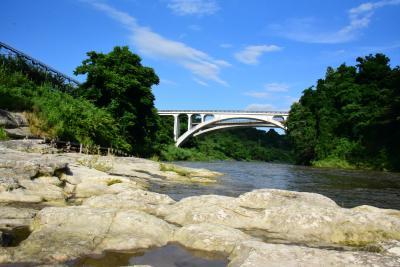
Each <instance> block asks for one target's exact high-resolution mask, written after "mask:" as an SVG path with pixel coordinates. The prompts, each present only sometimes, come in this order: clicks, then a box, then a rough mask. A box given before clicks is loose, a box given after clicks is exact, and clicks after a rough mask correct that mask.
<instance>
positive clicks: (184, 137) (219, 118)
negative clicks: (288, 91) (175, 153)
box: [175, 114, 286, 147]
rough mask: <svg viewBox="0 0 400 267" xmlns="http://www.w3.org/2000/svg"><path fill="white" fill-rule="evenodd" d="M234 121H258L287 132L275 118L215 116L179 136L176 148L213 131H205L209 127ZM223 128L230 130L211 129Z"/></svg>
mask: <svg viewBox="0 0 400 267" xmlns="http://www.w3.org/2000/svg"><path fill="white" fill-rule="evenodd" d="M232 119H250V120H256V121H260V122H261V123H263V124H266V125H265V126H269V127H276V128H281V129H283V130H286V127H285V126H284V125H283V123H282V122H281V121H278V120H275V119H274V118H273V116H260V115H242V114H240V115H214V118H213V119H212V120H207V121H206V120H204V121H203V122H201V123H199V124H197V125H196V126H194V127H192V128H191V129H190V130H188V131H187V132H185V133H184V134H182V135H181V136H179V138H178V139H177V140H176V143H175V146H177V147H179V146H181V145H182V144H184V143H185V142H186V141H187V140H188V139H189V138H190V137H192V136H194V135H195V134H196V133H199V132H200V131H202V130H203V132H202V133H205V132H209V131H211V130H208V131H205V129H207V127H210V126H212V125H214V124H217V123H220V122H223V121H227V120H232ZM265 126H264V127H265ZM232 127H233V126H232ZM232 127H231V128H232ZM253 127H255V126H253ZM260 127H261V126H260ZM214 128H215V129H214ZM223 128H228V127H222V126H215V127H213V128H211V129H214V130H218V129H223ZM202 133H199V134H198V135H200V134H202Z"/></svg>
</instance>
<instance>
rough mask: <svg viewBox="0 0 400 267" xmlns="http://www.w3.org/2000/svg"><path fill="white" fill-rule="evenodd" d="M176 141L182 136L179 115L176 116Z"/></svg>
mask: <svg viewBox="0 0 400 267" xmlns="http://www.w3.org/2000/svg"><path fill="white" fill-rule="evenodd" d="M173 116H174V141H175V142H176V141H177V140H178V138H179V135H180V130H181V125H180V122H179V114H174V115H173Z"/></svg>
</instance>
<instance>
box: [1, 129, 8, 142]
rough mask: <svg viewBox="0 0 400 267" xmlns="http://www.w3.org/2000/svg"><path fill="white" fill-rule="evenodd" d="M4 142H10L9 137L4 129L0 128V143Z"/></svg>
mask: <svg viewBox="0 0 400 267" xmlns="http://www.w3.org/2000/svg"><path fill="white" fill-rule="evenodd" d="M2 140H8V136H7V133H6V131H5V130H4V129H3V127H0V141H2Z"/></svg>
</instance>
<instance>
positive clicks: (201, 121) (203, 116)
mask: <svg viewBox="0 0 400 267" xmlns="http://www.w3.org/2000/svg"><path fill="white" fill-rule="evenodd" d="M205 117H206V114H200V118H201V120H200V123H203V122H204V118H205Z"/></svg>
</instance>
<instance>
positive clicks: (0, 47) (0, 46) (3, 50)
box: [0, 42, 80, 86]
mask: <svg viewBox="0 0 400 267" xmlns="http://www.w3.org/2000/svg"><path fill="white" fill-rule="evenodd" d="M0 54H1V55H3V56H7V57H19V58H22V59H23V60H25V61H26V62H27V63H29V64H30V65H32V66H34V67H37V68H39V69H41V70H42V71H45V72H47V73H50V74H51V75H52V76H54V77H57V78H62V79H63V80H64V81H65V82H67V83H69V84H71V85H72V86H79V84H80V83H79V82H78V81H77V80H75V79H74V78H72V77H70V76H68V75H65V74H63V73H62V72H60V71H58V70H56V69H54V68H52V67H50V66H49V65H47V64H45V63H43V62H41V61H40V60H38V59H35V58H33V57H31V56H29V55H27V54H25V53H24V52H21V51H19V50H17V49H15V48H14V47H11V46H10V45H8V44H5V43H3V42H0Z"/></svg>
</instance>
